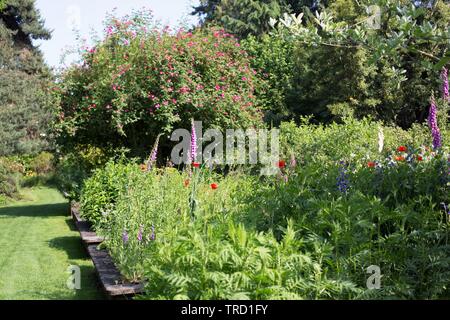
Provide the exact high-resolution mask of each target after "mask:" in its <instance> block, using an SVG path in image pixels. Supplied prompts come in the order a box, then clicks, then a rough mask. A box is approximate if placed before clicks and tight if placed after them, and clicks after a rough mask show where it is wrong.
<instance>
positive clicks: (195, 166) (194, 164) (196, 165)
mask: <svg viewBox="0 0 450 320" xmlns="http://www.w3.org/2000/svg"><path fill="white" fill-rule="evenodd" d="M192 166H193V167H194V168H200V163H198V162H194V163H192Z"/></svg>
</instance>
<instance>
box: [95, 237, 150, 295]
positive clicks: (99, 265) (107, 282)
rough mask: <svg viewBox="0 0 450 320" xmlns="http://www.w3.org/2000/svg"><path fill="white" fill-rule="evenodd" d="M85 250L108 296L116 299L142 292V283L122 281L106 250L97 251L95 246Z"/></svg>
mask: <svg viewBox="0 0 450 320" xmlns="http://www.w3.org/2000/svg"><path fill="white" fill-rule="evenodd" d="M87 250H88V253H89V255H90V257H91V259H92V261H93V263H94V265H95V269H96V270H97V274H98V276H99V278H100V282H101V283H102V286H103V289H104V290H105V291H106V293H107V294H108V295H110V296H112V297H116V296H127V295H136V294H139V293H143V292H144V285H143V284H142V283H130V282H126V281H124V280H123V277H122V275H121V274H120V272H119V270H117V268H116V266H115V264H114V262H113V260H112V258H111V256H110V255H109V253H108V251H107V250H105V249H98V248H97V245H88V247H87Z"/></svg>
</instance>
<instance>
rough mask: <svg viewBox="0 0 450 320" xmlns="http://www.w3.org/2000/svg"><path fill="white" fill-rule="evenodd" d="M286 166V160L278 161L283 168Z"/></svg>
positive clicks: (279, 166)
mask: <svg viewBox="0 0 450 320" xmlns="http://www.w3.org/2000/svg"><path fill="white" fill-rule="evenodd" d="M284 167H286V161H284V160H281V161H279V162H278V168H280V169H283V168H284Z"/></svg>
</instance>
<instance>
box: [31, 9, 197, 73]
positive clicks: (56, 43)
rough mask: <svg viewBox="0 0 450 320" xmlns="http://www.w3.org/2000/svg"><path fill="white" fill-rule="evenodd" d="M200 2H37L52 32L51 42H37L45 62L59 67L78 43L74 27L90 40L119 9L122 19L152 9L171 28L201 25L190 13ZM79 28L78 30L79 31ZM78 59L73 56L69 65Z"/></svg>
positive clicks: (46, 24)
mask: <svg viewBox="0 0 450 320" xmlns="http://www.w3.org/2000/svg"><path fill="white" fill-rule="evenodd" d="M197 3H198V0H58V1H55V0H36V7H37V8H38V9H39V11H40V13H41V16H42V17H43V18H44V19H45V26H46V27H47V29H50V30H53V32H52V39H51V40H48V41H37V42H36V44H38V45H39V46H40V48H41V50H42V52H43V53H44V57H45V60H46V61H47V63H48V64H49V65H50V66H52V67H59V66H60V64H59V62H60V58H61V54H62V52H63V50H65V48H67V47H73V46H75V45H76V44H77V42H76V41H75V33H74V31H73V26H74V25H75V26H76V25H78V26H79V30H80V34H81V37H82V38H86V39H90V33H91V32H90V31H91V30H95V31H96V32H98V33H99V34H101V33H102V30H103V25H102V21H103V19H104V18H105V16H106V13H107V12H112V11H113V9H114V8H117V10H116V12H117V15H119V16H123V15H126V14H129V13H131V12H132V10H133V9H140V8H143V7H145V8H149V9H151V10H153V14H154V16H155V18H156V19H158V20H161V22H162V23H163V24H164V25H170V26H172V27H175V26H177V25H178V24H179V23H180V22H187V23H189V24H191V25H192V24H196V23H198V19H197V17H193V16H191V15H190V13H191V12H192V11H193V10H192V7H193V6H194V5H195V4H197ZM77 29H78V28H77ZM75 58H76V57H70V58H69V59H68V61H66V62H67V63H70V62H71V61H72V60H73V59H75Z"/></svg>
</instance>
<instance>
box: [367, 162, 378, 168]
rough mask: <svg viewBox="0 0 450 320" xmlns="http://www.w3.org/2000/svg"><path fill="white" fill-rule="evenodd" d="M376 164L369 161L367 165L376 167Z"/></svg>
mask: <svg viewBox="0 0 450 320" xmlns="http://www.w3.org/2000/svg"><path fill="white" fill-rule="evenodd" d="M375 165H376V163H375V162H373V161H369V162H367V166H368V167H369V168H375Z"/></svg>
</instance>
